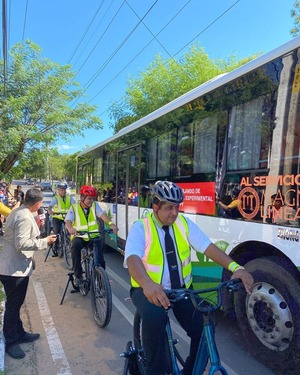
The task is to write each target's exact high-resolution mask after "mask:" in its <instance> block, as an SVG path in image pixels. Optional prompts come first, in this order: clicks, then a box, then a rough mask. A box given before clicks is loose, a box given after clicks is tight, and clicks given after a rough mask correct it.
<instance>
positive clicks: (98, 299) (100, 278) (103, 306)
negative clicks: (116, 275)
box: [91, 266, 112, 328]
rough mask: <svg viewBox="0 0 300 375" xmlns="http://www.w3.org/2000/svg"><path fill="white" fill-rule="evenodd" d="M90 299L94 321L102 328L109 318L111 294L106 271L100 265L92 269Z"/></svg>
mask: <svg viewBox="0 0 300 375" xmlns="http://www.w3.org/2000/svg"><path fill="white" fill-rule="evenodd" d="M91 299H92V308H93V314H94V318H95V321H96V323H97V324H98V326H99V327H101V328H104V327H106V326H107V325H108V323H109V322H110V319H111V312H112V294H111V287H110V283H109V279H108V276H107V273H106V272H105V270H104V269H103V268H102V267H100V266H98V267H95V268H94V270H93V275H92V281H91Z"/></svg>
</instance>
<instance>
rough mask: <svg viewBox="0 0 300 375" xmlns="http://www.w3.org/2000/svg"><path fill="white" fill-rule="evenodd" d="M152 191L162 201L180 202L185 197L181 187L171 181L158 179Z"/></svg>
mask: <svg viewBox="0 0 300 375" xmlns="http://www.w3.org/2000/svg"><path fill="white" fill-rule="evenodd" d="M151 193H152V195H153V196H154V197H157V198H158V199H159V200H160V201H161V202H167V203H172V204H180V203H182V202H183V198H184V195H183V191H182V190H181V188H180V187H179V186H178V185H176V184H175V183H174V182H170V181H156V182H155V184H154V185H153V187H152V191H151Z"/></svg>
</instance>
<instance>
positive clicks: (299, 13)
mask: <svg viewBox="0 0 300 375" xmlns="http://www.w3.org/2000/svg"><path fill="white" fill-rule="evenodd" d="M291 16H292V18H294V27H293V28H292V29H291V30H290V33H291V35H293V36H298V35H299V34H300V1H295V3H294V8H293V9H292V10H291Z"/></svg>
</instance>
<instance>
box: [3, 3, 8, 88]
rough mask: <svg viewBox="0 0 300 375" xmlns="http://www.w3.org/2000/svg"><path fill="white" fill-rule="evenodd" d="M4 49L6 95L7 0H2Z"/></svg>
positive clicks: (4, 86)
mask: <svg viewBox="0 0 300 375" xmlns="http://www.w3.org/2000/svg"><path fill="white" fill-rule="evenodd" d="M2 35H3V42H2V49H3V93H4V95H5V93H6V79H7V25H6V0H2Z"/></svg>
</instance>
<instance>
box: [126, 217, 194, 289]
mask: <svg viewBox="0 0 300 375" xmlns="http://www.w3.org/2000/svg"><path fill="white" fill-rule="evenodd" d="M140 220H141V221H142V222H143V225H144V230H145V244H146V246H145V252H144V256H143V258H142V262H143V264H144V267H145V269H146V272H147V274H148V275H149V277H150V278H151V280H153V281H154V282H156V283H157V284H161V281H162V277H163V270H164V267H167V265H165V264H164V263H165V262H164V253H163V252H164V250H163V247H162V245H161V243H160V239H159V235H158V233H157V229H156V226H155V223H154V221H153V219H152V214H148V215H147V217H145V218H143V219H140ZM172 228H173V231H174V239H175V246H176V248H177V254H178V256H179V259H180V261H181V270H182V278H183V281H184V284H185V287H186V288H188V287H189V286H190V285H191V283H192V263H191V248H190V245H189V242H188V239H187V237H188V225H187V222H186V220H185V218H184V216H183V215H180V214H179V215H178V217H177V219H176V221H175V223H174V224H173V225H172ZM131 285H132V286H133V287H136V288H137V287H139V284H138V283H137V282H136V281H135V280H134V279H133V278H131Z"/></svg>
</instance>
